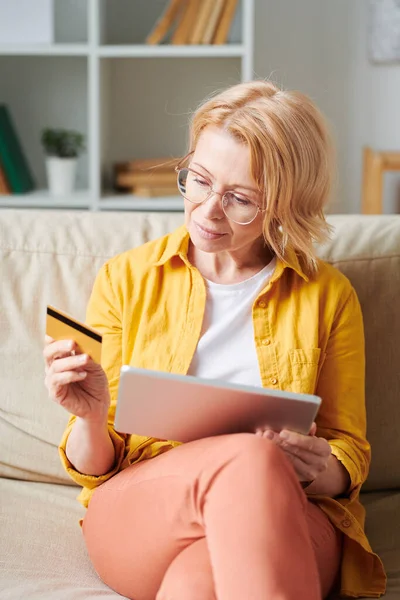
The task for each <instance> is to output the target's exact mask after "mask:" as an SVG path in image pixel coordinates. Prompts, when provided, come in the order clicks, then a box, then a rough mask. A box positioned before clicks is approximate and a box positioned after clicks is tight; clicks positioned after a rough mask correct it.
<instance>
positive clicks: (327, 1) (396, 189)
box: [255, 0, 400, 213]
mask: <svg viewBox="0 0 400 600" xmlns="http://www.w3.org/2000/svg"><path fill="white" fill-rule="evenodd" d="M368 4H369V2H368V0H256V31H255V74H256V76H258V77H271V78H272V79H273V80H275V81H276V82H277V83H279V84H281V85H283V86H284V87H285V88H295V89H299V90H301V91H302V92H305V93H307V94H309V95H310V96H311V97H312V98H313V99H314V100H315V101H316V102H317V104H318V105H319V107H320V108H321V109H322V111H323V112H324V113H325V115H326V116H327V117H328V119H329V121H330V123H331V127H332V129H333V133H334V137H335V140H336V147H337V153H338V189H337V193H336V197H335V199H334V203H333V204H332V207H331V211H333V212H350V213H351V212H353V213H354V212H359V211H360V202H361V167H362V147H363V146H364V145H369V146H371V147H373V148H376V149H380V150H398V151H400V63H398V64H396V65H372V64H371V63H369V62H368V56H367V26H368ZM399 209H400V175H397V174H388V175H387V176H386V179H385V199H384V212H388V213H389V212H395V211H397V212H398V211H399Z"/></svg>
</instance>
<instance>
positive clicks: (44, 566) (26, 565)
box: [0, 479, 122, 600]
mask: <svg viewBox="0 0 400 600" xmlns="http://www.w3.org/2000/svg"><path fill="white" fill-rule="evenodd" d="M76 495H77V488H76V487H75V486H67V485H54V484H46V483H34V482H27V481H16V480H12V479H0V496H1V512H0V531H1V536H0V544H1V547H0V557H1V559H0V597H1V599H2V600H20V599H21V598H29V599H30V600H55V599H57V600H86V599H87V598H99V597H101V598H104V599H108V598H110V599H111V598H122V596H120V595H118V594H116V593H115V592H113V591H112V590H110V589H109V588H108V587H107V586H106V585H105V584H104V583H103V582H102V581H101V580H100V579H99V577H98V576H97V574H96V573H95V571H94V569H93V567H92V565H91V562H90V560H89V557H88V556H87V553H86V548H85V544H84V541H83V537H82V533H81V529H80V527H79V522H78V521H79V519H80V518H81V517H82V515H83V512H84V511H83V509H82V507H81V506H80V505H79V504H78V502H77V501H76V499H75V498H76Z"/></svg>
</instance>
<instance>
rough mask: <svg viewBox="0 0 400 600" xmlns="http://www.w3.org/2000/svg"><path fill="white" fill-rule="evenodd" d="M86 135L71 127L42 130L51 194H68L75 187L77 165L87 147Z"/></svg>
mask: <svg viewBox="0 0 400 600" xmlns="http://www.w3.org/2000/svg"><path fill="white" fill-rule="evenodd" d="M84 141H85V139H84V136H83V135H82V134H81V133H79V132H77V131H73V130H69V129H52V128H49V127H46V128H45V129H43V131H42V136H41V142H42V146H43V149H44V152H45V154H46V170H47V179H48V184H49V191H50V194H51V195H53V196H67V195H68V194H71V192H72V191H73V189H74V187H75V177H76V166H77V162H78V157H79V155H80V154H81V153H82V152H83V150H84V149H85V144H84Z"/></svg>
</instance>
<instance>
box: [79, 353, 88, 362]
mask: <svg viewBox="0 0 400 600" xmlns="http://www.w3.org/2000/svg"><path fill="white" fill-rule="evenodd" d="M86 359H87V354H80V355H79V356H78V361H79V362H81V363H84V362H85V361H86Z"/></svg>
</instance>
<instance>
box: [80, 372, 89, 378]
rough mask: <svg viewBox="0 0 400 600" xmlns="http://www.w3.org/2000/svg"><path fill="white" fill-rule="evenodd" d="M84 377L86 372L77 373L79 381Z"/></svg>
mask: <svg viewBox="0 0 400 600" xmlns="http://www.w3.org/2000/svg"><path fill="white" fill-rule="evenodd" d="M86 375H87V373H86V371H80V372H79V373H78V376H79V377H80V378H81V379H83V378H84V377H86Z"/></svg>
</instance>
